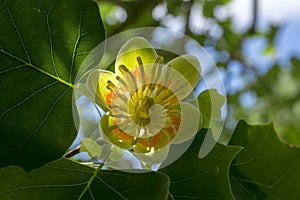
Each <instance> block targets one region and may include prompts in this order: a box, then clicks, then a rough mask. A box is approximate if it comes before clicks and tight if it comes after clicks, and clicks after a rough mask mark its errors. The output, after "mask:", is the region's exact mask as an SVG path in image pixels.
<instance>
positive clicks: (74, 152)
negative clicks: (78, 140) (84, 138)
mask: <svg viewBox="0 0 300 200" xmlns="http://www.w3.org/2000/svg"><path fill="white" fill-rule="evenodd" d="M80 147H81V145H78V146H77V147H75V148H74V149H71V150H70V151H68V152H67V153H66V154H65V155H64V157H65V158H71V157H73V156H75V155H76V154H79V153H80Z"/></svg>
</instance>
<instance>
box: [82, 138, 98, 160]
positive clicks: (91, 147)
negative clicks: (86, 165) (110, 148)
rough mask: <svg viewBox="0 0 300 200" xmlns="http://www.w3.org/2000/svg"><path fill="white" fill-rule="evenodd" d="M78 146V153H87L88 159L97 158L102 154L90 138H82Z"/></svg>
mask: <svg viewBox="0 0 300 200" xmlns="http://www.w3.org/2000/svg"><path fill="white" fill-rule="evenodd" d="M80 144H81V147H80V152H87V153H88V154H89V156H90V158H94V157H96V156H97V157H99V156H100V155H101V153H102V149H101V147H100V145H99V144H98V143H97V142H96V141H94V140H93V139H91V138H84V139H83V140H82V141H81V142H80Z"/></svg>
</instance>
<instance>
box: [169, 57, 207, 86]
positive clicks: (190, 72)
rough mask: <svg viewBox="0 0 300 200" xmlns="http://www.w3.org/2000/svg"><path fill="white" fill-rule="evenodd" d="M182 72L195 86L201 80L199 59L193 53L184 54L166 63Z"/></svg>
mask: <svg viewBox="0 0 300 200" xmlns="http://www.w3.org/2000/svg"><path fill="white" fill-rule="evenodd" d="M166 65H167V66H169V67H172V68H173V69H175V70H176V71H178V72H179V73H180V74H182V75H183V76H184V77H185V78H186V79H187V80H188V81H189V83H190V84H191V86H192V87H193V88H194V87H196V85H197V84H198V83H199V81H200V77H201V66H200V63H199V61H198V59H197V58H196V57H194V56H192V55H182V56H179V57H177V58H174V59H173V60H171V61H170V62H168V63H167V64H166Z"/></svg>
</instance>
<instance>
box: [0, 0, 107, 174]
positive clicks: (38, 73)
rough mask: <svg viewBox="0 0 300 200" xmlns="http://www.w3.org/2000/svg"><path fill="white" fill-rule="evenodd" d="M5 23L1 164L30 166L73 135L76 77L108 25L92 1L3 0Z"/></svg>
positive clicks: (0, 72)
mask: <svg viewBox="0 0 300 200" xmlns="http://www.w3.org/2000/svg"><path fill="white" fill-rule="evenodd" d="M0 24H1V29H0V63H1V64H0V79H1V82H0V103H1V106H0V113H1V114H0V127H1V130H0V132H1V133H0V151H1V152H2V153H1V155H0V160H1V162H0V167H3V166H6V165H20V166H22V167H24V168H25V169H27V170H29V169H33V168H36V167H39V166H41V165H43V164H45V163H47V162H49V161H50V160H53V159H57V158H58V157H60V156H62V155H63V154H64V152H65V151H66V150H67V148H68V147H69V146H70V145H71V143H72V141H73V140H74V138H75V136H76V132H77V131H76V129H75V126H74V122H73V115H72V88H73V83H74V79H75V77H76V74H77V71H78V69H79V67H80V65H81V63H82V62H83V60H84V58H85V57H86V55H87V54H88V53H89V52H90V51H91V50H92V49H93V48H94V47H95V46H96V45H98V44H99V43H100V42H101V41H102V40H103V39H104V35H105V34H104V28H103V25H102V21H101V18H100V16H99V11H98V7H97V5H96V4H95V3H94V2H92V1H90V0H78V1H73V0H64V1H55V0H48V1H37V0H15V1H7V0H1V1H0ZM99 56H101V55H98V58H99Z"/></svg>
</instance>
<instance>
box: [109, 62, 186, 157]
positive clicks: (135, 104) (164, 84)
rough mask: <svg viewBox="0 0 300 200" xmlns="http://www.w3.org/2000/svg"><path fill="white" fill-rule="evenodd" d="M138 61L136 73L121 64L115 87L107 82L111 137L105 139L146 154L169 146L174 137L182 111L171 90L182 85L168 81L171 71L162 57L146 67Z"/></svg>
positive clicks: (134, 70)
mask: <svg viewBox="0 0 300 200" xmlns="http://www.w3.org/2000/svg"><path fill="white" fill-rule="evenodd" d="M137 62H138V64H139V65H138V66H136V67H135V68H134V69H133V70H129V69H128V68H127V67H126V66H124V65H120V66H119V71H120V72H121V74H118V76H116V82H115V81H114V82H115V84H114V83H113V82H112V81H110V80H109V81H107V89H109V90H111V93H109V94H108V95H107V97H106V98H107V102H110V103H109V104H108V105H109V107H110V116H111V118H109V119H107V120H110V121H109V122H107V123H109V124H110V126H109V127H107V132H111V133H112V134H108V135H106V136H107V137H108V138H110V139H111V141H113V142H114V144H116V145H119V146H123V147H125V146H126V148H130V149H134V151H135V152H140V153H142V152H143V153H146V152H150V151H156V150H157V149H160V148H162V147H164V146H166V145H167V144H168V143H169V142H170V141H171V140H172V139H173V138H174V137H175V135H176V133H177V131H178V129H179V126H180V124H181V109H180V105H179V99H178V98H177V96H176V94H175V93H174V91H173V90H171V89H170V88H169V87H175V86H176V87H177V88H180V87H181V86H180V84H177V83H176V82H172V81H171V80H170V79H169V76H171V75H170V73H171V69H170V67H164V66H163V65H162V63H163V60H162V58H161V57H158V58H157V60H156V61H155V63H154V64H151V65H147V66H145V68H144V65H143V63H142V60H141V59H140V57H137ZM173 78H175V80H177V79H176V77H173ZM104 132H105V131H104Z"/></svg>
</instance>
